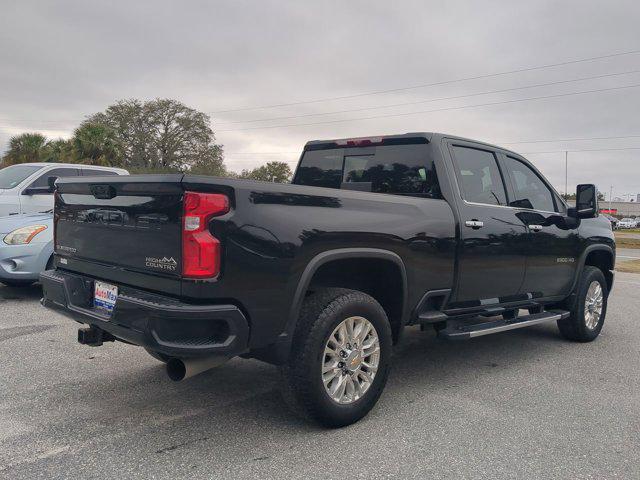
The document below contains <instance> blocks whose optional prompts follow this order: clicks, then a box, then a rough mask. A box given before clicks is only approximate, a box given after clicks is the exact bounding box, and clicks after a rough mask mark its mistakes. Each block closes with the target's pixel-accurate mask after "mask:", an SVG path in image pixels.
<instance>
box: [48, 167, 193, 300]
mask: <svg viewBox="0 0 640 480" xmlns="http://www.w3.org/2000/svg"><path fill="white" fill-rule="evenodd" d="M181 180H182V175H161V176H159V175H155V176H144V177H142V176H123V177H108V179H107V178H105V177H94V178H89V179H87V180H85V181H83V182H78V181H77V180H76V181H75V182H69V183H65V181H60V182H59V184H58V192H57V194H56V205H55V220H54V221H55V250H56V253H57V254H58V255H59V256H61V257H62V258H63V261H62V264H61V265H60V266H61V267H62V268H69V269H71V270H73V269H74V268H73V267H74V266H75V267H76V268H75V269H78V270H84V271H85V273H87V269H88V267H87V266H86V264H92V265H93V271H98V270H96V268H97V267H96V266H97V265H99V266H103V267H106V268H105V269H104V272H106V273H104V274H103V273H101V275H100V276H102V277H104V278H109V276H113V275H109V274H108V272H109V271H112V272H113V271H128V272H138V273H139V274H142V275H145V274H147V275H153V276H154V277H155V278H158V276H160V277H164V278H166V279H169V278H172V277H173V278H175V279H179V277H180V273H181V268H182V267H181V260H182V258H181V257H182V246H181V245H182V244H181V242H182V239H181V231H182V201H183V194H184V192H183V189H182V185H181ZM83 264H85V267H84V268H82V265H83ZM65 265H67V267H65ZM157 283H162V282H157ZM176 293H177V292H176Z"/></svg>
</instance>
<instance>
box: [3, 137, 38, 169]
mask: <svg viewBox="0 0 640 480" xmlns="http://www.w3.org/2000/svg"><path fill="white" fill-rule="evenodd" d="M46 154H47V137H45V136H44V135H42V134H40V133H22V134H20V135H15V136H13V137H11V138H10V139H9V149H8V150H7V152H6V153H5V154H4V156H3V157H2V165H3V166H5V167H6V166H8V165H15V164H17V163H27V162H44V161H45V159H46Z"/></svg>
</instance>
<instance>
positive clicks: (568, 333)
mask: <svg viewBox="0 0 640 480" xmlns="http://www.w3.org/2000/svg"><path fill="white" fill-rule="evenodd" d="M593 282H598V283H599V284H600V288H602V294H603V301H602V312H601V314H600V318H599V320H598V323H597V324H596V326H595V327H594V328H588V327H587V322H586V315H585V301H586V297H587V291H588V290H589V286H590V285H591V284H592V283H593ZM575 293H576V294H575V298H574V300H573V301H572V303H571V304H565V305H564V307H565V308H566V309H567V310H569V312H571V315H570V316H569V317H568V318H565V319H563V320H558V328H559V329H560V333H561V334H562V336H563V337H564V338H566V339H567V340H572V341H574V342H591V341H593V340H595V339H596V338H597V337H598V335H600V331H601V330H602V327H603V325H604V319H605V316H606V314H607V299H608V297H609V289H608V287H607V281H606V280H605V278H604V274H603V273H602V271H601V270H600V269H599V268H596V267H592V266H590V265H587V266H585V267H584V270H583V271H582V274H581V275H580V279H579V280H578V285H576V291H575Z"/></svg>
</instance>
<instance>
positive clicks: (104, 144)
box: [71, 121, 123, 167]
mask: <svg viewBox="0 0 640 480" xmlns="http://www.w3.org/2000/svg"><path fill="white" fill-rule="evenodd" d="M71 144H72V146H73V147H72V148H73V157H74V158H75V159H76V161H78V162H79V163H88V164H90V165H105V166H113V167H116V166H118V167H119V166H122V165H123V155H122V149H121V147H120V143H119V141H118V139H117V137H116V133H115V131H114V130H113V129H112V128H111V127H109V126H108V125H104V124H100V123H93V122H90V121H85V122H82V124H81V125H80V126H79V127H78V128H76V130H75V131H74V132H73V138H72V140H71Z"/></svg>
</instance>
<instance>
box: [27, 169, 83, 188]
mask: <svg viewBox="0 0 640 480" xmlns="http://www.w3.org/2000/svg"><path fill="white" fill-rule="evenodd" d="M78 175H80V172H79V171H78V169H77V168H54V169H51V170H49V171H48V172H45V173H44V174H43V175H41V176H40V177H38V178H37V179H36V180H35V181H34V182H33V183H32V184H31V187H48V186H49V177H58V178H63V177H77V176H78Z"/></svg>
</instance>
